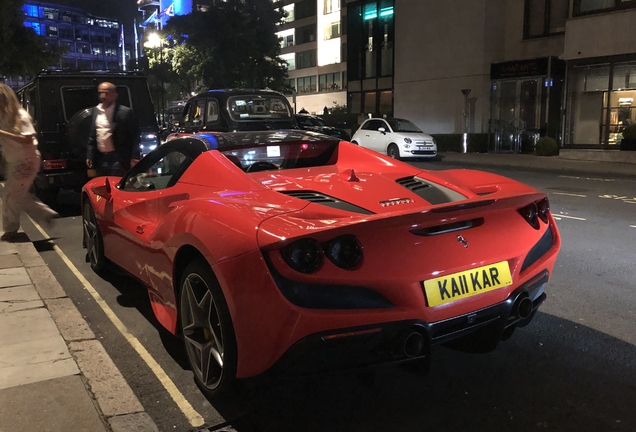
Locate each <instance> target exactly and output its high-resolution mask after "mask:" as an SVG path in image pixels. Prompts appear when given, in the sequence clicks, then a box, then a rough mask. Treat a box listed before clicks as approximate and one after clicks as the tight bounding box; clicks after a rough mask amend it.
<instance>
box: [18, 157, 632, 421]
mask: <svg viewBox="0 0 636 432" xmlns="http://www.w3.org/2000/svg"><path fill="white" fill-rule="evenodd" d="M416 164H417V165H420V164H421V165H422V166H423V167H426V168H430V169H446V168H452V167H450V166H448V165H447V164H444V163H443V162H436V163H416ZM489 170H490V171H493V172H497V173H499V174H503V175H506V176H509V177H512V178H515V179H517V180H520V181H523V182H525V183H528V184H530V185H532V186H534V187H537V188H539V189H542V190H544V191H547V192H549V196H550V202H551V207H552V212H553V214H554V215H555V216H556V217H557V218H558V221H557V224H558V226H559V229H560V231H561V235H562V239H563V245H562V249H561V254H560V255H559V258H558V260H557V264H556V267H555V270H554V273H553V277H552V279H551V281H550V283H549V285H548V289H547V294H548V298H547V300H546V302H545V303H544V305H543V306H542V308H541V309H540V313H538V314H537V316H536V318H535V320H534V321H533V322H532V324H531V325H529V326H528V327H525V328H522V329H518V330H517V331H516V332H515V334H514V335H513V337H512V338H511V339H510V340H508V341H506V342H503V343H502V344H500V346H499V347H498V348H497V350H496V351H494V352H492V353H489V354H466V353H462V352H457V351H452V350H449V349H446V348H443V347H436V348H434V350H433V357H432V365H431V373H430V375H429V376H428V377H426V378H423V377H417V376H414V375H410V374H408V373H407V372H405V371H402V370H401V369H398V368H392V367H382V368H378V369H377V370H376V371H375V374H371V375H360V374H356V373H339V374H333V375H328V376H320V377H313V378H306V379H298V380H286V381H280V382H276V383H271V384H270V385H267V386H264V385H260V386H257V387H253V388H250V389H249V390H248V391H247V392H246V393H245V394H244V395H243V396H241V397H239V398H235V399H231V400H227V401H224V402H223V403H215V404H214V405H212V404H211V403H210V402H209V401H207V400H206V399H205V398H204V397H203V395H202V394H201V393H200V391H199V390H198V389H197V387H196V386H195V384H194V381H193V379H192V373H191V372H190V371H188V370H187V366H186V365H187V362H186V358H185V354H184V352H183V350H182V345H181V341H180V340H178V339H176V338H174V337H173V336H171V335H170V334H168V332H166V331H164V330H163V329H162V328H161V326H160V325H159V324H158V323H157V321H156V320H155V319H154V317H153V315H152V311H151V309H150V304H149V301H148V297H147V294H146V292H145V290H144V288H143V287H142V286H140V285H139V284H138V283H137V282H135V281H134V280H132V279H129V278H127V277H125V276H121V275H117V274H109V275H108V276H107V277H106V278H101V277H99V276H97V275H96V274H94V273H93V272H92V271H91V269H90V266H89V265H88V264H87V263H86V262H85V259H84V257H85V250H84V249H82V248H81V217H80V216H79V203H78V202H77V196H76V195H74V194H66V195H63V196H62V197H61V202H62V204H63V206H62V208H61V211H62V212H63V216H64V217H63V218H62V219H60V220H59V221H58V223H57V224H56V226H55V228H54V229H52V230H51V231H50V232H49V233H48V234H49V237H50V238H44V237H43V236H42V235H41V234H40V233H39V232H38V231H37V230H36V229H35V227H34V226H32V225H30V224H29V223H28V221H27V222H25V225H24V229H25V231H26V232H27V233H28V234H29V237H30V238H31V239H32V240H34V242H35V244H36V247H37V248H38V249H39V250H40V252H41V254H42V257H43V258H44V260H45V261H46V262H47V264H48V265H49V266H50V267H51V270H52V271H53V273H54V274H55V276H56V277H57V279H58V280H59V282H60V283H61V284H62V286H63V287H64V288H65V290H66V291H67V292H68V294H69V297H71V298H72V299H73V301H74V302H75V304H76V305H77V307H78V308H79V310H80V312H81V313H82V314H83V315H84V316H85V318H86V319H87V321H88V322H89V324H90V326H91V327H92V329H93V330H94V331H95V333H96V334H97V336H98V337H99V338H100V340H101V341H102V343H103V345H104V347H105V348H106V350H107V351H108V353H109V354H110V356H111V357H112V358H113V360H114V362H115V363H116V365H117V366H118V367H119V368H120V370H121V372H122V374H123V375H124V377H125V378H126V379H127V380H128V383H129V384H130V386H131V387H132V389H133V390H134V391H135V393H136V394H137V396H138V397H139V399H140V401H141V403H142V404H143V405H144V407H145V409H146V411H147V412H148V414H149V415H150V416H151V417H152V418H153V419H154V421H155V422H156V424H157V425H158V427H159V430H160V431H189V430H194V429H195V428H193V427H192V425H191V424H190V423H189V422H188V420H187V418H186V416H185V415H184V414H183V412H182V411H181V410H180V409H179V407H178V405H177V402H175V400H181V401H187V402H189V403H190V404H191V406H192V407H193V408H194V410H195V411H197V412H198V413H199V414H200V415H201V416H202V417H203V418H204V419H205V422H206V425H208V426H214V425H222V424H224V422H226V421H228V422H231V424H232V426H233V427H234V428H235V429H236V430H237V431H239V432H247V431H250V432H251V431H258V432H270V431H271V432H284V431H290V432H292V431H294V432H296V431H317V432H318V431H320V432H325V431H329V432H336V431H373V432H375V431H378V432H379V431H400V432H401V431H459V430H470V431H479V432H481V431H484V432H486V431H487V432H492V431H508V430H510V431H536V430H552V431H577V432H578V431H603V432H604V431H626V432H627V431H629V432H632V431H635V430H636V410H635V409H634V401H636V331H635V330H636V266H635V265H634V262H636V259H635V257H636V181H634V180H625V179H613V178H610V177H604V178H597V177H596V178H586V177H585V176H580V177H576V176H560V175H559V174H558V173H545V172H541V173H538V172H523V171H518V170H514V171H513V170H504V169H502V170H491V169H489ZM53 242H54V243H55V244H56V245H57V246H59V248H60V249H61V250H62V251H63V252H64V253H65V254H66V255H67V256H68V258H69V259H70V260H71V261H72V263H73V264H74V266H75V267H76V268H77V269H78V270H79V271H80V272H81V274H82V275H83V276H84V277H85V278H86V279H87V280H88V281H89V282H90V283H91V284H92V285H93V287H94V288H95V289H96V290H97V292H98V293H99V294H100V295H101V297H102V298H104V300H105V301H106V302H107V304H108V305H109V306H110V307H111V308H112V310H113V311H114V312H115V314H116V315H117V316H118V317H119V319H120V320H121V321H122V322H123V323H124V325H125V326H126V327H127V329H128V331H129V332H130V333H131V334H133V335H134V336H135V337H136V338H137V339H138V340H139V341H140V342H141V343H142V344H143V345H144V346H145V348H146V349H147V350H148V352H149V353H150V355H151V356H152V357H153V358H154V359H155V360H156V362H157V363H158V364H159V365H160V367H161V368H163V370H165V372H166V373H167V375H168V376H169V377H170V379H171V380H172V381H173V382H174V383H175V385H176V387H177V389H178V393H180V394H181V395H183V396H182V397H183V399H180V398H181V396H177V397H176V399H175V398H173V397H172V396H170V395H169V394H168V393H167V392H166V391H165V389H164V387H163V386H162V385H161V384H160V382H159V380H158V379H157V377H156V376H155V374H154V373H153V371H152V370H151V368H150V367H148V366H147V364H146V363H145V362H144V361H142V359H141V357H140V356H139V355H137V353H136V352H135V351H134V350H133V349H132V347H131V345H130V344H129V343H128V342H127V341H126V339H125V338H124V337H123V336H122V335H121V333H120V332H119V331H118V330H117V329H116V328H115V326H114V325H113V324H112V323H111V322H110V321H109V320H108V318H107V317H106V315H105V314H104V313H103V311H102V309H100V308H99V306H98V305H97V304H96V302H95V301H94V299H93V298H92V297H91V296H90V294H89V293H88V291H87V290H86V289H85V287H84V286H83V285H82V284H81V283H80V282H79V280H78V279H77V277H76V275H75V274H74V273H73V272H72V271H71V270H70V269H69V267H68V266H67V265H66V264H65V263H64V261H63V260H62V259H61V258H60V256H59V254H58V253H56V252H55V251H54V250H53V248H52V243H53Z"/></svg>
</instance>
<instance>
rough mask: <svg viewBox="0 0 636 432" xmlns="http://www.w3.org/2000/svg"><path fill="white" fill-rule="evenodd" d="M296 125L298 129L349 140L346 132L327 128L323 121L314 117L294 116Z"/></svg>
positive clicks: (307, 115) (349, 137) (331, 127)
mask: <svg viewBox="0 0 636 432" xmlns="http://www.w3.org/2000/svg"><path fill="white" fill-rule="evenodd" d="M296 123H297V124H298V129H303V130H310V131H313V132H318V133H321V134H325V135H331V136H334V137H336V138H340V139H342V140H345V141H349V140H350V139H351V136H350V135H349V134H348V133H347V131H345V130H343V129H339V128H337V127H333V126H329V125H327V123H325V121H324V120H323V119H321V118H320V117H317V116H314V115H310V114H296Z"/></svg>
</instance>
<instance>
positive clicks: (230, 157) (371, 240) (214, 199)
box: [82, 131, 560, 396]
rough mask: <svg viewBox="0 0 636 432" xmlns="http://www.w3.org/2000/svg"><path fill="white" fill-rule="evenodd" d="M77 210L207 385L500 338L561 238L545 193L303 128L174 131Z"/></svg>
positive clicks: (529, 311) (533, 296)
mask: <svg viewBox="0 0 636 432" xmlns="http://www.w3.org/2000/svg"><path fill="white" fill-rule="evenodd" d="M82 211H83V227H84V243H85V246H86V248H87V250H88V253H87V258H88V260H89V261H90V265H91V266H92V267H93V269H94V270H100V269H101V268H102V267H104V266H105V265H106V264H107V263H113V264H115V265H116V266H118V267H120V268H122V269H124V270H125V271H127V272H128V273H130V274H132V275H133V276H135V277H136V278H138V279H139V280H141V281H142V282H143V283H144V284H145V285H146V286H147V287H148V292H149V296H150V302H151V304H152V308H153V310H154V313H155V315H156V317H157V319H158V320H159V322H160V323H161V324H162V325H163V326H165V327H166V328H167V329H168V330H169V331H170V332H172V333H174V334H178V335H181V336H182V337H183V339H184V341H185V347H186V351H187V355H188V358H189V361H190V363H191V366H192V370H193V371H194V376H195V380H196V382H197V384H198V385H199V386H200V387H201V389H202V390H203V391H204V392H205V393H207V394H208V395H209V396H217V395H219V394H221V393H224V392H225V391H227V390H228V389H230V388H231V387H232V385H233V383H234V382H235V381H236V380H237V379H241V378H247V377H253V376H256V375H260V374H263V373H279V372H284V373H285V374H295V373H306V372H311V371H324V370H333V369H334V368H356V367H362V366H367V365H374V364H382V363H405V365H409V364H410V366H411V368H412V369H415V370H419V371H420V372H422V371H424V370H425V369H426V368H425V367H424V368H423V367H422V366H424V365H426V362H427V359H428V356H429V352H430V347H431V345H433V344H440V343H445V344H449V345H456V346H460V347H463V348H466V349H471V350H481V351H487V350H491V349H493V348H494V347H495V346H496V345H497V343H498V342H499V341H501V340H504V339H506V338H508V337H510V335H511V334H512V332H513V331H514V329H515V328H516V327H519V326H524V325H526V324H528V323H529V322H530V320H532V318H533V316H534V315H535V312H536V311H537V308H538V307H539V305H540V304H541V303H542V302H543V301H544V299H545V298H546V294H545V292H544V291H545V287H546V284H547V282H548V279H549V278H550V275H551V272H552V269H553V267H554V263H555V260H556V257H557V253H558V251H559V248H560V237H559V232H558V230H557V226H556V224H555V222H554V219H553V217H552V215H551V213H550V207H549V203H548V199H547V197H546V194H545V193H543V192H540V191H538V190H536V189H533V188H531V187H529V186H526V185H524V184H522V183H519V182H517V181H514V180H511V179H508V178H505V177H501V176H498V175H495V174H490V173H486V172H480V171H473V170H448V171H425V170H421V169H419V168H416V167H413V166H411V165H408V164H406V163H402V162H399V161H396V160H394V159H390V158H388V157H386V156H383V155H380V154H378V153H376V152H373V151H370V150H366V149H364V148H360V147H358V146H356V145H354V144H351V143H348V142H344V141H339V140H337V139H335V138H332V137H328V136H325V135H319V134H315V133H312V132H305V131H267V132H235V133H224V134H197V135H188V136H184V137H178V138H176V139H173V140H171V141H168V142H167V143H166V144H164V145H162V146H160V147H159V148H157V149H156V150H154V151H152V152H151V153H149V154H148V155H147V156H146V157H145V158H143V159H142V160H141V161H140V162H139V163H138V164H137V165H136V166H135V167H134V168H132V169H131V170H130V172H129V173H128V174H127V175H126V176H125V177H123V178H114V177H100V178H96V179H93V180H92V181H90V182H89V183H87V184H86V186H84V189H83V193H82ZM416 365H417V366H416ZM414 366H415V367H414Z"/></svg>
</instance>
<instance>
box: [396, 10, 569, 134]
mask: <svg viewBox="0 0 636 432" xmlns="http://www.w3.org/2000/svg"><path fill="white" fill-rule="evenodd" d="M395 11H396V15H395V17H396V30H395V32H396V34H395V39H396V43H395V47H396V51H395V98H394V100H395V110H394V114H395V116H396V117H405V118H408V119H410V120H412V121H414V122H415V123H416V124H417V125H418V126H420V127H421V128H422V129H423V130H425V131H427V132H429V133H453V132H455V133H459V132H462V120H463V119H462V112H463V108H464V97H463V95H462V93H461V91H460V90H461V89H463V88H470V89H471V92H470V98H469V102H470V119H469V120H470V121H469V125H470V127H469V131H470V132H487V130H488V119H489V117H490V65H491V64H492V63H499V62H504V61H512V60H525V59H532V58H538V57H547V56H556V57H558V56H562V55H563V47H564V37H563V36H562V35H561V36H553V37H547V38H540V39H531V40H523V19H524V16H523V13H524V1H523V0H444V1H437V0H396V5H395Z"/></svg>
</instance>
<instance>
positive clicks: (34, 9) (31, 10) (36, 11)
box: [22, 5, 40, 18]
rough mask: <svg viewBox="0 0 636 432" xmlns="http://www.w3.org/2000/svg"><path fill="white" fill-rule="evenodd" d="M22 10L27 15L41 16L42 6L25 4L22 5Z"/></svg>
mask: <svg viewBox="0 0 636 432" xmlns="http://www.w3.org/2000/svg"><path fill="white" fill-rule="evenodd" d="M22 10H23V11H24V14H25V15H26V16H30V17H35V18H39V17H40V8H39V7H38V6H35V5H24V6H22Z"/></svg>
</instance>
